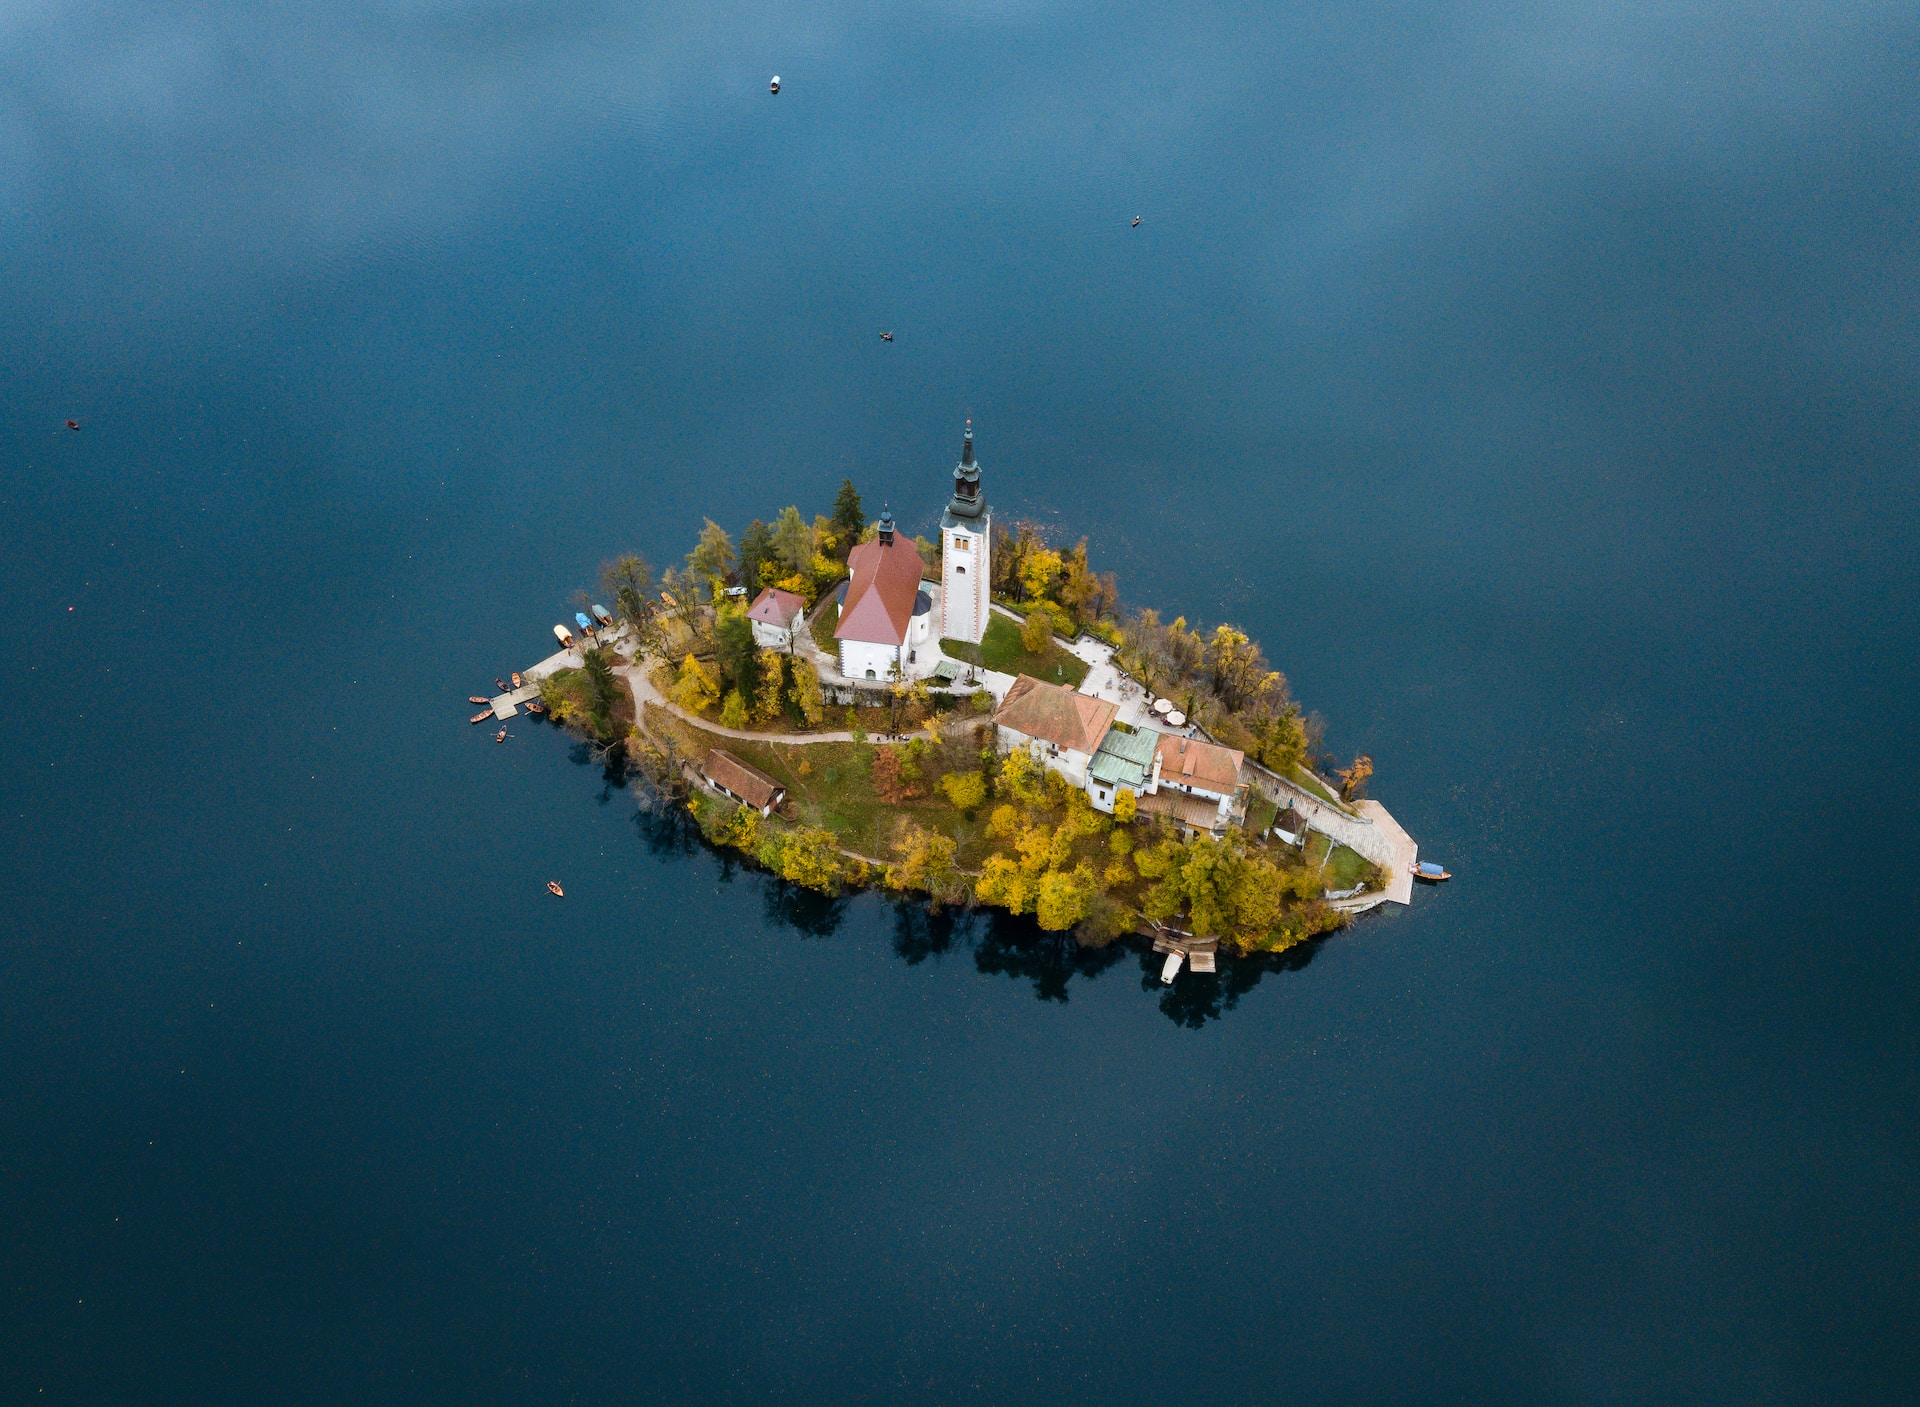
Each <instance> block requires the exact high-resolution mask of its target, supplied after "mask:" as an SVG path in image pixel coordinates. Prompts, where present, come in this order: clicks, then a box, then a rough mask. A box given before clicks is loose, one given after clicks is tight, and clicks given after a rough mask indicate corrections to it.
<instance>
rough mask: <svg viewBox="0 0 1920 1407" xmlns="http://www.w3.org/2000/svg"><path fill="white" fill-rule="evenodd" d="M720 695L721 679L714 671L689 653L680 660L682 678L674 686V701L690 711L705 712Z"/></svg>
mask: <svg viewBox="0 0 1920 1407" xmlns="http://www.w3.org/2000/svg"><path fill="white" fill-rule="evenodd" d="M719 697H720V681H719V680H718V679H716V678H714V677H713V671H712V670H710V669H708V668H707V667H706V666H705V665H704V664H702V663H700V661H699V660H697V659H695V658H694V657H693V656H692V655H691V654H689V655H688V656H687V657H686V658H685V659H683V660H682V661H680V679H679V682H678V683H676V684H675V685H674V686H673V701H674V702H675V703H677V704H679V705H680V707H682V708H684V709H685V710H686V711H687V712H688V713H705V712H706V711H707V710H708V709H710V708H712V707H713V705H714V701H715V700H716V699H718V698H719Z"/></svg>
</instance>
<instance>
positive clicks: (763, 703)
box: [753, 650, 786, 723]
mask: <svg viewBox="0 0 1920 1407" xmlns="http://www.w3.org/2000/svg"><path fill="white" fill-rule="evenodd" d="M757 668H758V671H759V674H760V688H759V692H758V693H756V694H755V695H754V697H753V721H754V722H756V723H771V722H773V720H774V719H776V718H778V717H779V716H780V708H781V705H782V703H783V702H784V701H785V699H786V685H785V681H784V680H783V679H782V678H781V659H780V652H779V651H778V650H762V651H761V652H760V655H759V659H758V663H757Z"/></svg>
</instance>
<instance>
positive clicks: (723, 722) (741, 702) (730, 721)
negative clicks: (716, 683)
mask: <svg viewBox="0 0 1920 1407" xmlns="http://www.w3.org/2000/svg"><path fill="white" fill-rule="evenodd" d="M720 726H721V727H722V728H744V727H746V726H747V700H746V698H745V696H744V695H742V694H741V692H740V691H739V690H738V689H732V690H729V691H728V693H727V701H726V703H724V704H723V705H721V708H720Z"/></svg>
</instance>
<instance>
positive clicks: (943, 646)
mask: <svg viewBox="0 0 1920 1407" xmlns="http://www.w3.org/2000/svg"><path fill="white" fill-rule="evenodd" d="M940 650H941V653H943V654H945V655H946V656H947V658H948V659H956V660H965V661H966V662H967V663H968V664H977V665H980V666H981V667H982V668H985V669H991V670H994V671H995V672H997V673H1000V674H1031V675H1032V676H1033V677H1034V678H1035V679H1044V680H1046V681H1047V682H1048V683H1049V684H1064V685H1066V686H1067V687H1068V688H1069V689H1077V688H1079V687H1080V681H1081V680H1082V679H1085V678H1086V677H1087V662H1086V661H1085V660H1083V659H1081V658H1080V657H1079V656H1077V655H1071V654H1068V653H1067V652H1066V651H1065V650H1063V649H1061V648H1060V646H1059V645H1058V644H1056V643H1053V642H1052V641H1049V642H1048V644H1047V648H1046V650H1045V652H1043V653H1041V654H1037V655H1030V654H1028V653H1027V648H1026V646H1024V645H1022V644H1021V643H1020V627H1019V626H1018V625H1017V624H1015V623H1014V622H1013V621H1010V620H1008V619H1007V618H1006V617H1005V616H1003V615H998V614H995V615H992V616H990V617H988V619H987V630H986V634H985V636H984V637H983V638H982V639H981V641H980V643H979V644H978V645H971V644H968V643H967V642H965V641H963V640H942V641H941V642H940Z"/></svg>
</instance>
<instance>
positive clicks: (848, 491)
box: [833, 479, 867, 558]
mask: <svg viewBox="0 0 1920 1407" xmlns="http://www.w3.org/2000/svg"><path fill="white" fill-rule="evenodd" d="M866 525H867V515H866V511H865V510H864V509H863V508H861V506H860V494H859V492H858V490H856V489H855V488H854V486H853V480H852V479H842V480H841V481H840V492H839V493H837V494H835V495H834V496H833V535H834V538H835V539H836V541H837V543H838V548H837V551H838V555H839V556H841V557H842V558H844V557H845V556H846V555H847V553H848V552H849V551H851V550H852V548H853V545H854V544H855V543H856V542H858V541H859V540H860V530H861V529H862V528H864V527H865V526H866Z"/></svg>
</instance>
